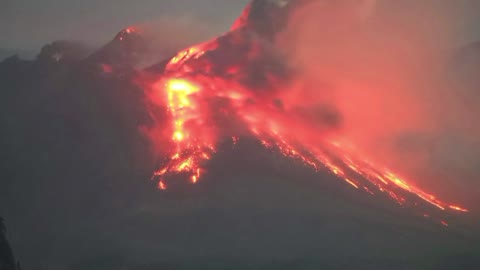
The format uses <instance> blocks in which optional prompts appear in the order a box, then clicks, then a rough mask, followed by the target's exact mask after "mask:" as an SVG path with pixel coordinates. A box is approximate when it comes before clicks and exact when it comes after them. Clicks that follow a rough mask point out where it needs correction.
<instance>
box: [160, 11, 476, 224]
mask: <svg viewBox="0 0 480 270" xmlns="http://www.w3.org/2000/svg"><path fill="white" fill-rule="evenodd" d="M244 16H245V15H244ZM239 40H240V41H239ZM245 40H246V42H245ZM245 43H248V44H249V45H248V46H243V45H245ZM225 44H227V45H225ZM239 44H240V45H241V46H239ZM232 47H233V48H236V47H241V48H244V47H248V52H246V53H245V52H243V55H242V56H241V57H240V58H239V57H238V55H236V51H235V50H233V49H232ZM227 53H228V54H227ZM225 55H228V56H229V57H230V58H229V59H228V61H226V59H225ZM264 56H265V50H263V48H262V46H261V45H259V43H258V42H256V41H255V40H252V38H251V35H249V34H248V32H247V31H246V30H245V29H243V28H242V22H237V23H236V25H235V26H234V27H233V30H232V31H231V32H229V33H227V34H226V35H225V36H222V37H220V38H217V39H214V40H213V41H210V42H206V43H203V44H200V45H197V46H194V47H191V48H188V49H186V50H183V51H181V52H179V53H178V54H177V55H176V56H175V57H173V58H172V59H171V60H170V61H169V63H168V64H166V66H165V68H164V70H163V72H162V75H160V76H159V77H156V78H155V79H154V81H153V82H152V83H151V88H152V90H153V91H154V92H155V93H156V95H158V96H159V99H160V102H161V104H163V105H164V106H165V108H167V110H168V116H169V121H168V122H169V125H168V127H167V129H168V134H169V138H168V140H169V141H170V144H171V145H172V148H171V149H172V150H171V152H170V154H169V157H170V158H169V159H168V160H167V161H166V162H165V163H164V164H163V166H162V167H161V168H160V169H159V170H158V171H156V172H155V173H154V179H155V180H157V181H158V187H159V189H161V190H165V189H167V183H166V181H167V180H166V178H168V176H170V175H173V174H185V175H186V176H187V177H189V179H190V181H191V182H192V183H197V181H199V179H200V177H201V175H202V173H203V172H204V171H205V170H204V168H203V167H202V164H203V163H204V162H205V161H207V160H209V159H210V157H211V156H212V155H213V154H214V153H215V151H216V149H215V147H216V145H218V143H219V142H221V141H225V140H226V139H231V140H232V141H233V144H236V143H237V142H238V140H239V137H238V136H240V135H242V136H243V135H247V136H253V137H255V138H257V139H258V141H259V142H261V143H262V144H263V145H264V146H265V147H267V148H269V149H274V150H277V151H279V152H280V153H281V154H282V155H284V156H286V157H288V158H292V159H295V160H298V161H301V162H302V163H303V164H305V165H306V166H309V167H311V168H313V169H314V170H317V171H320V170H327V171H329V172H331V173H332V174H334V175H336V176H337V177H338V178H339V179H342V180H343V181H345V183H347V184H349V185H350V186H351V187H352V188H354V189H357V190H363V191H365V192H367V193H368V194H370V195H375V196H378V195H381V194H384V196H388V197H390V198H391V199H393V200H394V201H395V202H397V203H398V204H400V205H402V206H404V207H418V206H420V205H422V204H423V205H424V206H425V205H427V206H428V205H430V206H433V207H435V208H438V209H439V210H441V211H446V210H453V211H458V212H468V210H467V209H465V208H463V207H461V206H457V205H452V204H449V203H447V202H444V201H442V200H440V199H438V198H436V197H435V196H434V195H432V194H429V193H428V192H425V191H423V190H421V189H420V188H418V187H415V186H413V185H412V184H410V183H409V181H407V180H406V179H404V178H402V177H400V176H399V175H397V174H395V173H394V172H392V171H391V170H389V169H387V168H385V167H383V166H382V165H380V164H377V163H375V162H373V161H370V160H369V159H367V158H365V156H364V155H363V154H361V153H359V152H358V151H357V150H356V149H355V148H354V147H351V146H348V147H346V146H345V145H350V144H348V142H347V141H344V140H342V138H340V137H339V136H336V135H329V136H326V135H324V133H325V132H322V128H323V127H318V126H316V125H314V124H312V121H310V120H308V117H305V113H304V112H303V111H304V110H300V109H302V108H309V107H308V106H309V105H308V104H300V106H297V105H296V104H294V103H295V102H290V100H289V95H288V93H289V91H290V90H292V88H294V86H292V85H291V84H286V83H284V84H283V83H281V81H282V80H281V79H279V77H280V76H278V75H277V74H275V73H274V72H272V71H269V70H266V71H263V72H264V73H266V76H264V77H265V79H264V80H263V81H262V84H255V85H254V86H252V84H249V83H246V82H245V81H247V79H248V78H249V77H250V76H253V75H252V73H249V69H250V68H251V66H250V64H251V63H252V62H253V64H254V65H255V63H258V61H257V60H258V59H263V58H262V57H264ZM256 61H257V62H256ZM246 78H247V79H246ZM272 89H273V90H272ZM280 101H282V102H280ZM305 103H306V102H305ZM299 108H300V109H299ZM222 119H223V120H226V121H222ZM225 122H226V123H229V124H230V125H229V124H225ZM232 123H234V124H232ZM232 125H234V126H235V127H234V128H232ZM318 134H320V135H318ZM421 202H423V203H421ZM423 210H425V209H423ZM423 210H421V211H423ZM423 213H424V212H421V215H423V216H425V217H428V218H429V217H430V215H429V214H423ZM441 223H442V224H443V225H445V226H448V224H447V223H446V222H445V221H441Z"/></svg>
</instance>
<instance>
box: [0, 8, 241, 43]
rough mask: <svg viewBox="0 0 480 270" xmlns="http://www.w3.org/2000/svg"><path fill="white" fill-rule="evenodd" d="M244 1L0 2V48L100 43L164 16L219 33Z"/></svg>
mask: <svg viewBox="0 0 480 270" xmlns="http://www.w3.org/2000/svg"><path fill="white" fill-rule="evenodd" d="M247 3H248V0H229V1H224V0H202V1H198V0H160V1H159V0H138V1H129V0H104V1H96V0H84V1H75V0H42V1H38V0H1V1H0V33H2V34H1V35H0V48H9V49H18V50H37V49H38V48H39V47H41V46H43V45H44V44H46V43H48V42H51V41H52V40H58V39H74V40H82V41H84V42H89V43H91V44H94V45H96V44H101V43H103V42H105V41H106V40H109V39H110V38H111V37H112V35H115V33H116V32H118V31H119V30H120V29H122V28H124V27H126V26H129V25H132V24H138V23H144V22H150V21H156V20H162V18H165V17H168V18H170V17H173V18H185V17H188V18H189V19H190V20H191V21H197V20H198V21H201V22H202V23H203V24H207V25H209V26H210V27H211V28H212V30H213V31H222V30H223V29H226V28H227V27H228V26H229V25H230V23H231V22H232V21H233V20H234V19H235V18H236V17H237V16H238V14H239V13H240V12H241V10H242V9H243V7H244V6H245V5H246V4H247Z"/></svg>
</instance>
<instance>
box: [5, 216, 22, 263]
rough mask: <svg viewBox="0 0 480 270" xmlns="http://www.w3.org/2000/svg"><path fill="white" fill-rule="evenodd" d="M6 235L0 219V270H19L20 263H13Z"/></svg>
mask: <svg viewBox="0 0 480 270" xmlns="http://www.w3.org/2000/svg"><path fill="white" fill-rule="evenodd" d="M6 233H7V229H6V227H5V223H4V220H3V218H2V217H0V270H20V263H17V262H16V261H15V257H14V256H13V251H12V248H11V247H10V244H9V243H8V240H7V235H6Z"/></svg>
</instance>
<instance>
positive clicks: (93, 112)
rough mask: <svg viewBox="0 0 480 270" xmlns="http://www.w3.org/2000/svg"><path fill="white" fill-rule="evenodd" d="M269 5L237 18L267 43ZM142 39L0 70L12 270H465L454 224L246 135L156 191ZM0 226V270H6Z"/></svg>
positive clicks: (468, 243)
mask: <svg viewBox="0 0 480 270" xmlns="http://www.w3.org/2000/svg"><path fill="white" fill-rule="evenodd" d="M274 2H276V3H274ZM280 2H284V1H257V0H256V1H254V2H253V4H252V7H253V13H249V12H247V13H246V15H245V18H247V19H246V20H245V21H244V23H247V24H248V23H250V24H251V25H252V26H251V27H249V28H250V29H254V30H253V31H254V32H255V33H256V34H255V35H257V34H258V35H266V36H269V35H273V34H274V32H275V31H277V30H275V29H276V27H278V25H281V23H278V24H277V23H269V20H266V18H269V16H264V15H265V12H273V13H275V14H277V12H278V13H279V14H283V12H284V9H283V8H285V6H283V5H277V4H278V3H280ZM289 2H292V1H289ZM269 5H273V6H269ZM267 7H268V8H267ZM262 10H263V11H262ZM262 14H263V15H262ZM274 17H275V18H278V16H277V15H275V16H274ZM252 20H253V21H252ZM272 27H273V28H275V29H273V30H272ZM223 38H224V39H225V40H224V42H225V44H229V38H233V37H228V36H227V37H223ZM143 42H144V41H143V40H142V38H141V35H140V34H138V33H136V32H133V33H132V32H127V29H126V30H122V31H121V32H120V33H119V34H118V35H117V36H116V37H115V38H114V39H113V41H112V42H110V43H109V44H107V45H106V46H104V47H103V48H101V49H99V50H97V51H95V52H91V51H90V50H88V49H85V48H84V47H83V46H81V45H79V44H76V43H72V42H65V41H61V42H54V43H52V44H50V45H47V46H45V47H44V48H43V49H42V51H41V53H40V54H39V56H38V57H37V58H36V59H34V60H30V61H26V60H22V59H21V58H19V57H10V58H8V59H5V60H4V61H2V62H0V128H1V132H0V149H2V151H0V157H1V159H0V160H1V162H0V179H1V180H0V181H1V182H0V185H1V186H0V213H2V215H3V216H5V217H6V218H8V220H9V224H12V225H9V229H10V230H9V235H15V237H14V238H13V237H12V238H10V239H15V247H18V249H19V250H15V255H16V256H17V257H18V258H21V261H22V266H23V268H24V269H34V270H37V269H45V270H56V269H71V270H80V269H82V270H83V269H88V270H96V269H101V270H113V269H115V270H118V269H125V270H137V269H138V270H153V269H222V270H223V269H276V270H277V269H357V270H358V269H440V270H441V269H445V270H447V269H465V270H468V269H472V270H473V269H479V268H478V266H479V265H480V262H479V261H478V258H480V257H479V254H480V250H479V248H478V238H477V236H476V235H474V234H475V233H472V231H473V230H472V229H471V228H468V226H465V227H467V228H465V227H464V226H463V223H464V220H462V219H461V218H458V220H453V225H452V226H451V228H450V229H449V230H446V229H445V228H444V227H443V226H441V225H438V224H434V223H432V222H430V221H428V220H425V219H424V218H423V217H420V216H418V215H416V214H412V213H411V212H410V211H409V210H408V209H402V208H400V207H398V206H397V205H395V204H393V203H392V202H391V201H390V200H388V199H386V198H378V197H375V198H373V197H371V196H369V195H368V194H366V193H365V194H364V193H359V192H356V191H354V190H353V189H352V188H350V187H349V186H348V185H345V184H344V183H343V182H341V181H337V179H336V178H335V177H334V176H332V175H330V174H326V173H325V174H317V173H316V172H314V171H313V170H311V169H309V168H305V166H303V165H302V164H301V163H299V162H298V163H296V162H293V163H292V162H290V160H287V159H286V158H284V157H282V156H281V155H278V154H276V153H272V152H271V151H269V150H264V149H263V147H261V145H259V143H258V142H256V141H252V140H250V139H249V138H241V139H240V142H239V144H238V145H236V146H234V147H233V146H232V145H231V144H229V143H225V144H224V145H222V146H220V147H219V151H218V153H217V155H216V156H215V157H214V158H213V160H212V161H211V162H210V163H209V164H207V165H208V166H207V168H208V174H207V175H206V176H205V179H203V180H202V182H201V183H199V184H198V185H189V184H185V181H181V180H179V181H174V180H175V179H173V181H171V186H170V187H169V190H167V191H166V192H159V191H158V190H157V189H156V184H155V183H153V182H150V181H148V179H149V178H150V176H151V173H152V171H153V170H154V169H155V168H156V166H155V165H156V164H155V162H156V160H158V157H157V156H156V155H155V153H154V152H153V150H152V145H151V143H150V142H149V140H148V139H147V138H146V136H145V134H144V133H143V132H142V131H141V130H142V128H141V127H144V126H147V127H148V126H151V125H152V124H153V120H152V119H151V112H150V111H149V110H148V108H147V107H146V105H145V102H144V100H145V99H146V96H145V93H144V91H143V89H141V88H140V87H139V86H138V85H137V84H136V83H135V80H134V79H135V78H136V76H137V72H138V71H137V70H136V65H137V63H138V61H139V59H141V58H142V57H144V54H143V53H144V45H143V44H144V43H143ZM227 47H228V46H227ZM219 54H221V52H220V53H219ZM212 57H219V56H216V55H213V56H212ZM159 62H160V64H158V65H157V66H154V67H152V68H150V69H149V70H148V72H149V73H153V74H157V75H158V74H161V73H162V70H163V66H164V65H165V64H166V60H162V59H159ZM158 114H159V115H160V116H161V115H162V112H161V111H159V112H158ZM252 153H255V154H254V155H252ZM456 222H457V224H459V225H458V226H455V225H454V224H455V223H456ZM465 223H466V222H465ZM0 225H1V227H0V229H1V232H0V233H1V234H0V270H4V269H3V268H1V267H2V265H1V264H2V263H3V265H4V267H7V268H5V270H11V269H15V267H16V266H15V259H14V258H13V255H12V251H11V248H10V246H9V245H8V243H7V241H6V237H5V233H4V231H5V230H4V229H3V228H4V226H3V223H0Z"/></svg>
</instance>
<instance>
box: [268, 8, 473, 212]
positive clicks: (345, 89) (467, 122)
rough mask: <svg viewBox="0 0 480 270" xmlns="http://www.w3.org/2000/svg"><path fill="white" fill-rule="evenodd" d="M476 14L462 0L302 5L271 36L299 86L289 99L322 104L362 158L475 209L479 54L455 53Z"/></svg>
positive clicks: (468, 35)
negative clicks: (337, 118) (338, 120)
mask: <svg viewBox="0 0 480 270" xmlns="http://www.w3.org/2000/svg"><path fill="white" fill-rule="evenodd" d="M479 8H480V3H479V2H477V1H468V0H464V1H393V0H377V1H375V0H364V1H348V0H347V1H306V3H305V4H304V5H302V6H300V7H298V8H296V9H295V10H294V11H293V12H292V14H291V15H290V17H289V22H288V26H287V28H286V30H284V31H283V32H282V33H281V34H279V35H278V36H277V38H276V45H277V46H278V47H279V48H280V49H281V50H282V51H283V53H284V54H285V55H287V56H288V57H289V60H290V61H291V64H292V65H293V66H294V67H295V68H296V70H297V72H298V74H299V77H298V81H299V82H300V85H303V87H299V88H298V89H299V90H298V89H297V90H296V91H298V94H297V95H296V96H297V99H298V100H295V101H294V102H296V103H300V102H302V101H303V100H304V97H309V98H308V99H309V101H310V102H311V101H312V100H316V101H318V102H322V103H325V104H329V105H330V106H331V107H333V108H335V110H337V111H338V113H339V115H340V116H341V119H342V126H341V129H342V131H341V134H342V135H343V136H345V137H346V139H347V140H348V141H350V142H352V143H353V144H356V145H358V146H359V150H360V151H361V152H363V153H367V154H368V155H369V156H372V155H373V156H374V157H375V158H376V159H377V160H380V161H382V162H385V163H386V164H387V165H388V166H390V167H391V168H392V169H394V170H397V171H399V172H400V173H401V174H403V175H406V176H409V177H410V178H412V179H414V182H415V183H416V184H418V185H419V186H424V187H425V186H428V187H429V188H430V189H432V191H433V192H435V193H437V194H439V195H442V196H443V197H444V198H448V199H451V200H453V201H455V200H457V201H458V199H459V198H460V199H461V202H463V203H465V204H468V205H470V206H472V207H474V206H475V205H476V204H475V201H477V202H478V200H475V197H476V196H478V194H480V190H479V183H478V177H479V176H480V171H479V170H478V165H479V164H478V160H480V140H479V139H478V138H480V136H479V135H480V128H479V125H478V124H476V121H477V120H476V119H478V117H479V116H480V111H479V109H478V106H477V104H478V102H475V101H478V100H479V93H478V91H477V89H478V86H479V82H478V80H475V79H474V78H475V76H474V75H473V74H476V73H478V68H479V65H478V63H479V61H478V58H476V59H477V60H476V61H475V60H472V59H475V57H474V56H472V54H473V55H477V57H478V54H479V51H478V48H477V49H473V48H475V46H473V45H472V46H470V47H468V48H469V49H463V50H460V53H459V49H461V48H462V47H463V46H465V44H467V43H468V42H469V41H471V40H475V39H477V38H478V37H477V36H475V33H474V31H472V30H471V29H474V28H475V25H477V26H478V22H479V16H478V15H477V14H475V12H474V11H475V10H478V9H479ZM472 62H473V63H472ZM455 198H456V199H455ZM462 198H463V199H462Z"/></svg>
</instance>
